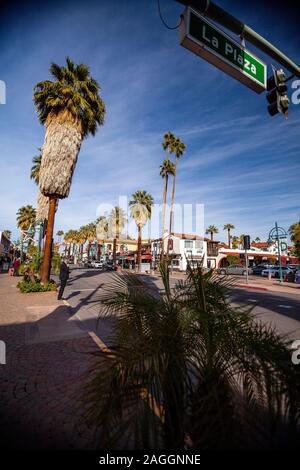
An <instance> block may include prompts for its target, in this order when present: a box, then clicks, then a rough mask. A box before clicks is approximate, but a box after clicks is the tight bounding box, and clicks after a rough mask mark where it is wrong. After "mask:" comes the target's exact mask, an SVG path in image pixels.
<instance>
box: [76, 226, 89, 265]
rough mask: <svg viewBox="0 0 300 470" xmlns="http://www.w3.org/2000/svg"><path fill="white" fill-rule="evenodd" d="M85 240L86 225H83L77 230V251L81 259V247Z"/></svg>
mask: <svg viewBox="0 0 300 470" xmlns="http://www.w3.org/2000/svg"><path fill="white" fill-rule="evenodd" d="M86 241H87V230H86V225H83V226H82V227H80V228H79V230H78V243H79V253H80V257H81V259H82V257H83V247H84V244H85V242H86Z"/></svg>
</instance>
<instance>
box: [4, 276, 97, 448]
mask: <svg viewBox="0 0 300 470" xmlns="http://www.w3.org/2000/svg"><path fill="white" fill-rule="evenodd" d="M20 279H21V278H16V277H9V276H8V275H7V274H0V340H2V341H4V342H5V345H6V364H0V377H1V380H0V403H1V410H0V442H1V445H0V447H4V446H5V447H6V448H8V449H14V448H18V449H25V448H31V449H37V448H38V449H91V448H95V447H96V441H95V430H94V429H92V428H91V427H88V426H87V425H86V424H85V423H83V422H82V414H83V403H82V390H83V386H84V384H85V383H86V380H87V377H88V375H87V372H88V370H89V367H90V366H91V364H92V361H93V360H94V359H93V356H92V354H90V353H95V352H96V351H98V350H99V349H98V347H97V346H96V344H95V342H94V341H93V340H92V339H91V337H90V336H89V334H88V332H87V331H85V330H84V329H83V328H82V325H81V324H80V321H79V320H78V319H77V318H76V316H74V317H72V316H71V315H70V310H69V307H68V306H67V305H65V303H64V302H63V301H57V299H56V295H57V294H56V293H55V292H47V293H31V294H21V293H20V292H19V290H18V289H17V288H16V284H17V282H18V281H19V280H20Z"/></svg>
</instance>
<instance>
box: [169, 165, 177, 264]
mask: <svg viewBox="0 0 300 470" xmlns="http://www.w3.org/2000/svg"><path fill="white" fill-rule="evenodd" d="M176 168H177V158H176V160H175V165H174V176H173V185H172V201H171V207H170V221H169V236H168V244H167V261H169V252H170V237H171V233H172V219H173V208H174V199H175V185H176Z"/></svg>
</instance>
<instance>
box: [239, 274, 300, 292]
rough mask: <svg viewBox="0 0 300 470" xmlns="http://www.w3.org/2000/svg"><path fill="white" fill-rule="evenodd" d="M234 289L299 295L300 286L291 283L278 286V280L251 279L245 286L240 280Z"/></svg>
mask: <svg viewBox="0 0 300 470" xmlns="http://www.w3.org/2000/svg"><path fill="white" fill-rule="evenodd" d="M235 287H240V288H246V289H256V290H261V291H270V292H278V293H282V294H298V295H300V284H296V283H291V282H284V283H283V285H280V283H279V279H278V280H277V279H271V280H269V279H265V278H260V277H258V278H254V279H253V277H251V278H250V279H249V283H248V284H246V279H245V281H243V282H241V281H240V280H239V281H238V282H237V284H236V285H235Z"/></svg>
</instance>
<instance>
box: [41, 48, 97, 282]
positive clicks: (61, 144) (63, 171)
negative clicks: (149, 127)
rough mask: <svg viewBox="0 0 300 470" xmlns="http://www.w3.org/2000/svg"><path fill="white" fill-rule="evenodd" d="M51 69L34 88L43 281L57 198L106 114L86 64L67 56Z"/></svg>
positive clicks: (64, 193)
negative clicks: (43, 221) (39, 128)
mask: <svg viewBox="0 0 300 470" xmlns="http://www.w3.org/2000/svg"><path fill="white" fill-rule="evenodd" d="M50 72H51V75H52V77H53V78H54V80H53V81H52V80H45V81H42V82H39V83H38V84H37V85H36V86H35V89H34V102H35V106H36V109H37V112H38V116H39V120H40V122H41V123H42V124H44V125H45V127H46V135H45V141H44V145H43V148H42V163H41V174H40V179H39V187H40V190H41V192H42V193H43V195H44V196H47V197H49V212H48V224H47V233H46V243H45V250H44V259H43V264H42V269H41V281H42V282H43V283H44V282H46V281H48V280H49V275H50V266H51V244H52V236H53V227H54V218H55V207H56V200H57V199H63V198H66V197H68V195H69V192H70V188H71V183H72V177H73V173H74V169H75V166H76V162H77V158H78V154H79V151H80V147H81V144H82V141H83V139H84V138H86V137H87V136H88V135H90V134H91V135H95V133H96V131H97V127H98V126H100V125H102V124H103V122H104V115H105V106H104V102H103V101H102V99H101V98H100V96H99V92H100V86H99V84H98V83H97V81H96V80H95V79H94V78H92V76H91V74H90V70H89V67H88V66H87V65H85V64H78V65H76V64H75V63H74V62H73V61H72V60H71V59H70V58H68V57H67V59H66V66H59V65H57V64H55V63H52V64H51V66H50Z"/></svg>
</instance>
